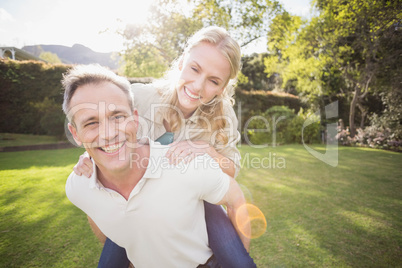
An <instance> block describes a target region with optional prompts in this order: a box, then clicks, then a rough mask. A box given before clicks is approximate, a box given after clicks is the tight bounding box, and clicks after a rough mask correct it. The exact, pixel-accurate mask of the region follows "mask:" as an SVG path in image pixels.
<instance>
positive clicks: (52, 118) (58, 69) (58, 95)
mask: <svg viewBox="0 0 402 268" xmlns="http://www.w3.org/2000/svg"><path fill="white" fill-rule="evenodd" d="M68 68H69V66H68V65H61V64H59V65H53V64H48V63H43V62H35V61H12V60H6V61H0V83H1V85H2V86H1V89H0V90H1V92H0V94H1V98H0V132H9V133H31V134H49V135H63V133H64V119H62V118H64V115H63V112H62V110H61V104H62V102H63V95H62V87H61V83H60V81H61V79H62V73H64V72H65V71H66V70H67V69H68Z"/></svg>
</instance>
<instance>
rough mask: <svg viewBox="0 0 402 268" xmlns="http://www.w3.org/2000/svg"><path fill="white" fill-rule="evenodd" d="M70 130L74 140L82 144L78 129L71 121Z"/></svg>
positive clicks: (79, 144)
mask: <svg viewBox="0 0 402 268" xmlns="http://www.w3.org/2000/svg"><path fill="white" fill-rule="evenodd" d="M68 130H69V131H70V133H71V135H73V138H74V141H75V142H76V143H77V145H78V146H81V145H82V142H81V140H80V138H79V137H78V135H77V129H76V128H75V127H74V126H73V125H72V124H71V123H68Z"/></svg>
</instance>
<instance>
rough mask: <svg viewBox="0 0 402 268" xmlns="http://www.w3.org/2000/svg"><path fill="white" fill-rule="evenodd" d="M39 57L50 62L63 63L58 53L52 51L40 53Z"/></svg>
mask: <svg viewBox="0 0 402 268" xmlns="http://www.w3.org/2000/svg"><path fill="white" fill-rule="evenodd" d="M39 58H41V59H42V60H45V61H47V62H49V63H61V60H60V59H59V57H58V56H57V54H55V53H52V52H42V53H40V55H39Z"/></svg>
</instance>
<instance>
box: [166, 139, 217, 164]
mask: <svg viewBox="0 0 402 268" xmlns="http://www.w3.org/2000/svg"><path fill="white" fill-rule="evenodd" d="M214 152H216V151H215V149H214V148H213V147H212V146H211V145H210V144H209V143H207V142H205V141H190V140H188V141H179V142H173V143H172V144H171V145H170V148H169V150H168V151H167V153H166V157H167V158H168V159H169V162H170V164H175V165H177V164H179V163H180V162H181V161H184V163H189V162H190V161H192V160H193V159H194V158H195V157H197V156H199V155H203V154H209V155H210V156H212V157H213V154H214Z"/></svg>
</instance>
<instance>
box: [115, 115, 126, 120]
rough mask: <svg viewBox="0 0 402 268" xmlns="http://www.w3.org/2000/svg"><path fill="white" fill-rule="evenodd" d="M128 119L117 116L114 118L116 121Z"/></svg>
mask: <svg viewBox="0 0 402 268" xmlns="http://www.w3.org/2000/svg"><path fill="white" fill-rule="evenodd" d="M125 118H126V117H125V116H124V115H116V116H114V117H113V119H114V120H116V121H123V120H124V119H125Z"/></svg>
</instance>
